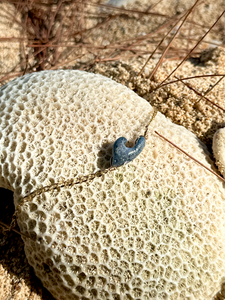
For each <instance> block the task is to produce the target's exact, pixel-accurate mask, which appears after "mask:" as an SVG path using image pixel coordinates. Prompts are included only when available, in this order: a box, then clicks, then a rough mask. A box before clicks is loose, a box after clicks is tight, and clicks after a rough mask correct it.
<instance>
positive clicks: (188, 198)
mask: <svg viewBox="0 0 225 300" xmlns="http://www.w3.org/2000/svg"><path fill="white" fill-rule="evenodd" d="M0 113H1V119H0V128H1V131H0V138H1V139H0V155H1V164H0V186H2V187H5V188H8V189H11V190H13V191H14V202H15V206H16V210H17V216H18V224H19V226H20V230H21V233H22V237H23V240H24V243H25V252H26V256H27V259H28V261H29V263H30V264H31V265H32V266H33V268H34V270H35V273H36V274H37V276H38V277H39V278H40V279H41V281H42V282H43V284H44V285H45V287H46V288H47V289H48V290H49V291H50V292H51V293H52V295H53V296H54V297H55V298H56V299H58V300H69V299H73V300H74V299H99V300H100V299H101V300H102V299H110V300H112V299H118V300H119V299H120V300H122V299H123V300H125V299H127V300H128V299H129V300H130V299H136V300H138V299H143V300H145V299H146V300H147V299H159V300H160V299H174V300H175V299H176V300H177V299H199V300H201V299H211V298H212V296H213V295H214V294H215V293H216V292H217V291H218V290H219V288H220V284H221V283H222V282H223V280H224V275H225V273H224V266H225V241H224V239H223V238H222V237H223V236H224V234H225V219H224V217H223V216H224V213H225V190H224V184H223V182H222V181H221V180H220V179H219V178H217V177H216V176H215V175H213V174H212V173H210V172H209V171H207V170H205V169H204V168H202V167H201V166H200V165H198V164H197V163H195V162H194V161H192V160H191V159H190V158H188V157H186V156H185V155H184V154H183V153H181V152H180V151H179V150H178V149H176V148H174V147H172V146H171V145H170V144H169V143H167V142H166V141H165V140H163V139H161V138H160V137H159V136H158V135H157V134H156V133H155V131H157V132H159V133H160V134H162V135H163V136H165V137H166V138H167V139H169V140H171V141H173V142H174V143H175V144H176V145H178V146H179V147H181V148H182V149H184V150H185V151H186V152H188V153H189V154H192V155H193V156H194V157H195V158H196V159H198V160H199V161H200V162H202V163H203V164H205V165H206V166H207V167H208V168H211V169H212V168H213V163H212V161H211V160H210V157H209V153H208V151H207V149H206V147H205V146H204V145H203V144H202V143H201V142H200V141H199V140H198V139H197V138H196V136H195V135H194V134H192V133H191V132H189V131H188V130H186V129H185V128H184V127H182V126H178V125H175V124H173V123H172V122H170V121H169V120H168V119H166V118H165V117H164V116H163V115H162V114H160V113H157V115H156V116H155V118H154V119H153V120H152V121H151V119H152V116H153V114H154V112H153V109H152V107H151V106H150V105H149V103H148V102H147V101H145V100H144V99H142V98H140V97H139V96H137V95H136V94H135V93H134V92H132V91H131V90H129V89H128V88H126V87H124V86H122V85H120V84H117V83H115V82H114V81H112V80H110V79H108V78H105V77H103V76H101V75H94V74H89V73H86V72H81V71H72V70H71V71H64V70H60V71H44V72H40V73H34V74H30V75H26V76H24V77H21V78H17V79H16V80H14V81H12V82H10V83H8V84H6V85H5V86H4V87H3V88H1V90H0ZM150 121H151V122H150ZM145 133H146V134H145ZM141 135H145V147H144V149H143V150H142V152H141V153H140V154H139V155H138V156H137V157H136V158H135V159H134V160H132V161H131V162H129V163H128V164H125V165H122V166H121V167H117V168H110V159H111V158H112V147H113V144H114V142H115V141H116V140H117V139H118V138H119V137H121V136H124V137H125V138H126V139H127V140H128V141H129V142H130V146H132V145H134V142H135V141H136V139H137V138H138V137H140V136H141Z"/></svg>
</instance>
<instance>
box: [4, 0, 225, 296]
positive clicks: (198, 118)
mask: <svg viewBox="0 0 225 300" xmlns="http://www.w3.org/2000/svg"><path fill="white" fill-rule="evenodd" d="M157 2H158V1H157ZM194 2H195V1H192V0H189V1H187V0H186V1H178V0H170V1H161V2H159V4H158V5H156V6H155V7H154V8H153V10H152V11H153V12H158V13H161V14H162V15H167V16H173V15H174V14H178V15H179V14H181V13H182V12H183V11H185V10H186V9H187V8H190V7H191V5H193V3H194ZM202 2H203V4H201V6H199V7H198V9H197V10H196V12H195V13H194V16H193V17H192V21H195V22H197V23H198V26H197V25H196V26H193V25H192V24H191V25H189V26H187V27H186V28H185V30H189V33H190V40H189V41H187V40H184V39H182V38H183V36H182V34H180V35H178V39H177V40H175V41H174V43H173V47H174V49H175V50H174V52H173V54H171V57H170V58H168V59H166V60H164V62H163V64H162V65H161V66H160V68H159V69H158V71H157V72H156V74H155V76H154V77H153V78H152V79H151V80H150V79H149V76H150V74H151V72H152V70H153V69H154V67H155V66H156V64H157V62H158V59H159V57H160V51H161V53H162V49H161V50H160V51H158V52H157V53H156V54H155V56H154V57H153V58H152V59H151V60H150V61H149V62H148V64H147V65H146V67H145V68H144V70H143V72H142V73H141V75H139V72H140V70H141V69H142V67H143V65H144V64H145V62H146V60H147V58H148V56H149V53H150V52H151V51H153V50H154V48H155V45H156V42H157V36H156V35H154V36H153V37H152V39H153V40H154V41H155V42H154V43H152V44H151V43H149V42H145V39H144V38H145V37H146V35H148V34H150V33H151V32H152V31H154V30H156V29H157V28H159V27H160V26H161V25H162V24H164V23H165V17H164V16H160V15H157V16H152V15H141V16H140V15H139V14H137V13H136V14H133V15H132V16H129V17H128V16H127V15H126V14H121V15H120V16H119V17H117V18H115V19H113V21H111V22H109V23H108V24H107V26H105V27H104V26H103V27H99V28H96V29H95V31H91V33H90V34H89V35H87V36H86V41H89V42H90V43H92V45H94V46H96V47H97V46H99V45H101V47H107V45H113V46H114V48H113V47H111V48H110V47H109V48H107V49H103V50H104V51H103V52H102V53H101V55H100V59H99V60H100V62H99V61H97V60H96V59H95V60H94V61H93V58H94V57H96V56H95V54H96V53H95V52H96V51H97V50H96V49H95V48H93V50H92V51H87V50H86V49H82V50H77V52H76V51H75V52H74V51H69V50H68V52H67V54H66V56H64V57H63V56H62V57H61V58H60V59H61V61H63V62H65V67H68V68H75V69H77V68H80V69H83V70H87V71H90V72H94V73H100V74H102V75H105V76H108V77H110V78H112V79H114V80H116V81H117V82H120V83H122V84H124V85H126V86H128V87H129V88H131V89H132V90H134V91H135V92H136V93H137V94H139V95H140V96H141V97H143V98H145V99H146V100H147V101H149V102H150V104H151V105H153V106H154V107H156V109H157V110H159V111H160V112H162V113H163V114H165V115H166V116H167V117H168V118H170V119H171V120H172V121H173V122H175V123H177V124H180V125H183V126H185V127H186V128H187V129H189V130H191V131H192V132H194V133H195V134H196V135H197V136H198V137H199V138H200V139H201V140H202V141H203V142H204V143H206V144H207V146H208V147H209V149H211V144H212V136H213V134H214V132H215V131H216V129H218V128H220V127H223V126H224V125H225V114H224V111H223V110H222V109H220V108H218V107H216V106H213V105H212V104H211V103H209V102H207V101H206V100H204V99H202V98H200V97H199V96H198V95H196V94H195V93H194V92H193V91H192V90H190V89H189V88H188V87H186V86H185V85H184V84H183V83H182V82H176V83H173V84H169V85H165V86H163V87H160V88H159V84H160V83H161V82H162V81H163V80H164V79H165V78H166V76H167V75H168V74H169V73H171V72H172V71H173V70H174V68H175V67H176V66H177V65H178V64H179V63H180V61H181V60H180V58H179V55H180V54H181V53H182V51H184V50H183V49H184V48H186V49H187V48H188V49H191V47H193V45H194V43H196V40H195V39H194V38H195V37H199V36H201V35H203V34H204V33H205V32H206V30H207V29H208V28H209V26H210V25H212V24H213V22H214V21H215V20H216V18H217V17H218V16H219V14H220V13H221V12H222V11H223V10H224V9H225V2H224V1H223V0H218V1H216V3H214V4H213V3H211V1H202ZM155 3H156V1H146V0H143V1H142V2H141V3H140V2H139V3H136V4H129V5H128V6H127V8H129V9H133V10H134V9H139V10H140V9H141V10H142V11H148V9H149V5H150V4H155ZM1 5H2V4H0V11H1V13H0V39H1V44H0V49H1V51H0V74H1V75H5V74H8V72H10V74H12V73H16V72H22V66H23V64H24V57H25V54H26V51H27V50H26V47H25V46H26V45H25V40H24V39H25V37H26V36H25V34H24V30H23V28H21V26H20V25H19V23H18V22H13V21H12V20H14V18H12V16H15V18H16V20H17V21H18V20H20V18H21V16H20V15H18V14H17V12H16V10H15V9H14V7H13V6H10V5H8V4H7V5H6V4H3V6H1ZM98 9H99V10H98V12H100V13H102V14H104V10H105V8H98ZM93 10H96V8H93ZM90 11H91V10H90ZM7 12H10V15H11V18H10V20H9V18H7V16H8V15H7ZM166 20H168V19H166ZM14 21H15V20H14ZM224 21H225V19H224V17H223V19H222V20H221V22H220V24H221V25H220V26H222V24H224ZM93 22H97V21H96V20H93V18H90V20H87V24H86V26H88V25H89V23H90V24H91V23H93ZM199 24H200V25H201V26H200V25H199ZM209 24H210V25H209ZM178 25H179V24H178ZM222 30H223V31H224V28H223V26H222V27H221V34H218V32H217V33H216V32H212V33H210V34H209V35H207V38H206V41H207V43H203V44H202V45H201V46H200V47H199V53H198V54H196V55H195V56H194V57H193V58H191V59H188V60H187V61H186V62H184V63H183V64H182V65H181V66H180V67H179V69H178V70H177V71H176V73H175V74H174V75H175V76H176V77H177V78H185V77H191V76H197V75H207V74H224V75H225V51H224V48H223V47H222V44H223V43H224V40H223V38H224V32H223V31H222ZM12 36H13V37H14V38H15V39H14V41H13V42H12V41H11V42H10V44H9V43H8V41H7V39H5V38H9V37H12ZM137 37H138V38H137ZM159 37H161V35H160V31H159ZM18 38H20V39H21V38H23V41H22V42H21V40H19V39H18ZM130 41H132V43H131V42H130ZM185 43H186V44H185ZM184 44H185V45H184ZM184 46H185V47H184ZM125 47H126V48H127V47H130V51H124V50H123V49H124V48H125ZM177 49H180V54H179V51H178V50H177ZM115 50H116V51H115ZM79 51H80V52H79ZM98 51H99V50H98ZM137 52H138V53H139V55H137ZM110 53H113V55H111V56H110ZM80 54H82V58H80V59H77V60H76V61H75V62H74V61H71V59H72V58H73V57H77V56H79V55H80ZM109 58H110V59H109ZM30 63H32V60H30ZM175 76H172V77H171V78H170V80H176V77H175ZM220 78H221V77H201V78H195V79H190V80H187V81H185V82H187V83H189V84H190V85H191V86H192V87H194V88H195V89H196V90H198V91H199V92H200V93H202V94H204V95H205V96H207V97H208V98H209V99H210V100H211V101H212V102H213V103H216V104H217V105H219V106H221V107H222V108H225V103H224V99H225V80H221V81H220V82H219V83H218V84H217V85H216V86H215V87H214V85H215V84H216V83H217V81H218V80H219V79H220ZM1 193H2V195H3V190H2V189H1ZM1 198H3V196H1ZM13 212H14V206H13V200H12V193H11V192H8V193H7V195H6V196H4V198H3V199H1V202H0V220H1V221H2V222H4V223H6V224H10V222H11V219H12V215H13ZM0 245H1V251H0V300H18V299H21V300H22V299H23V300H24V299H29V300H31V299H32V300H33V299H37V300H39V299H40V300H41V299H42V300H47V299H53V297H52V296H51V295H50V294H49V293H48V291H47V290H46V289H44V288H43V286H42V284H41V282H40V281H39V280H38V279H37V277H36V276H35V274H34V273H33V270H32V268H31V267H30V266H29V265H28V263H27V260H26V257H25V254H24V251H23V241H22V239H21V238H20V235H18V234H17V233H15V232H13V231H4V230H3V229H2V228H1V227H0ZM223 293H224V292H223V291H222V292H221V293H220V294H219V295H218V296H217V299H225V293H224V296H223V295H222V294H223Z"/></svg>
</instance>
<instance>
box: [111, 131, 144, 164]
mask: <svg viewBox="0 0 225 300" xmlns="http://www.w3.org/2000/svg"><path fill="white" fill-rule="evenodd" d="M126 142H127V139H126V138H125V137H120V138H118V139H117V140H116V141H115V143H114V145H113V157H112V167H120V166H122V165H124V164H125V163H128V162H130V161H132V160H133V159H135V158H136V157H137V156H138V155H139V154H140V153H141V151H142V150H143V148H144V146H145V138H144V136H140V137H139V138H138V139H137V140H136V142H135V145H134V147H133V148H128V147H126V145H125V144H126Z"/></svg>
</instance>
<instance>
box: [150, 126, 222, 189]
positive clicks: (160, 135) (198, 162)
mask: <svg viewBox="0 0 225 300" xmlns="http://www.w3.org/2000/svg"><path fill="white" fill-rule="evenodd" d="M154 132H155V133H156V134H157V135H158V136H159V137H161V138H162V139H164V140H165V141H167V142H168V143H169V144H170V145H172V146H173V147H175V148H177V149H178V150H179V151H181V152H182V153H184V154H185V155H186V156H188V157H189V158H190V159H192V160H193V161H195V162H196V163H197V164H199V165H200V166H202V167H203V168H205V169H206V170H207V171H209V172H211V173H212V174H214V175H215V176H216V177H218V178H219V179H220V180H222V181H223V182H224V183H225V179H224V178H223V177H222V176H220V175H219V174H217V173H216V172H215V171H213V170H211V169H210V168H208V167H206V166H205V165H204V164H203V163H201V162H200V161H199V160H197V159H196V158H194V157H193V156H191V155H190V154H188V153H187V152H186V151H184V150H183V149H181V148H180V147H178V146H177V145H175V144H174V143H173V142H171V141H170V140H168V139H167V138H166V137H164V136H163V135H162V134H160V133H158V132H157V131H154Z"/></svg>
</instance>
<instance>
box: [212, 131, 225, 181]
mask: <svg viewBox="0 0 225 300" xmlns="http://www.w3.org/2000/svg"><path fill="white" fill-rule="evenodd" d="M213 154H214V157H215V159H216V164H217V166H218V168H219V170H220V172H221V174H222V175H223V177H225V128H221V129H219V130H217V131H216V133H215V134H214V136H213Z"/></svg>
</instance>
